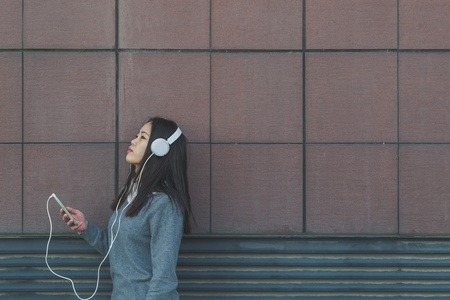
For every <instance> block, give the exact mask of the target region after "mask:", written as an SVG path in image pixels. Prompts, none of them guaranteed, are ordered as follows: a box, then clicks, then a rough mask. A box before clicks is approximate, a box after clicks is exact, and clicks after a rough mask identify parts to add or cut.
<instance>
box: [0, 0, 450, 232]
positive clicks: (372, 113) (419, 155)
mask: <svg viewBox="0 0 450 300" xmlns="http://www.w3.org/2000/svg"><path fill="white" fill-rule="evenodd" d="M449 14H450V1H449V0H378V1H371V0H304V1H303V2H302V1H300V0H211V1H210V0H173V1H167V0H154V1H147V0H120V1H116V0H90V1H74V0H23V1H22V0H0V91H1V93H0V126H1V131H0V160H1V164H0V189H1V190H0V201H1V206H2V209H1V210H0V219H1V220H2V221H1V222H0V232H1V233H3V234H10V233H13V234H46V233H48V229H49V225H48V219H47V214H46V209H45V205H46V200H47V198H48V197H49V196H50V195H51V194H52V193H53V192H54V193H56V194H57V195H58V196H59V198H60V199H61V200H63V201H64V202H65V203H66V205H69V206H72V207H76V208H79V209H81V210H83V211H84V212H85V213H86V215H87V217H88V219H89V220H90V221H91V222H92V223H96V224H97V225H99V226H101V227H105V226H106V222H107V220H108V218H109V215H110V214H111V211H110V210H109V208H108V206H109V203H110V201H111V199H112V198H113V197H114V195H115V193H116V192H117V188H118V186H120V185H121V184H122V183H123V181H124V177H125V176H126V173H127V168H128V166H127V164H126V162H125V161H124V157H125V154H126V148H127V147H128V145H129V141H130V140H131V139H132V138H133V136H134V134H135V132H136V131H137V130H138V129H139V128H140V126H141V124H142V122H143V121H144V119H145V118H146V117H147V116H154V115H161V116H165V117H168V118H172V119H174V120H176V121H177V122H178V123H179V125H180V127H181V128H182V130H183V131H184V132H185V134H186V135H187V137H188V138H189V140H190V145H189V150H190V171H189V174H190V180H191V182H190V187H191V193H192V200H193V206H194V212H195V215H196V219H197V222H198V227H197V229H196V230H195V232H197V233H227V234H303V233H310V234H352V235H361V234H419V235H441V234H446V233H447V232H448V230H447V228H448V219H449V217H450V204H449V203H450V202H449V195H450V184H449V179H448V178H450V130H449V129H450V99H449V95H450V84H449V82H450V52H449V49H450V31H449V30H448V28H449V27H450V19H449V18H448V16H449ZM50 209H51V210H52V216H53V220H54V231H56V232H58V233H63V234H68V233H70V230H68V229H67V228H66V227H65V225H64V224H63V223H62V222H61V221H59V217H58V206H57V205H56V203H53V202H51V204H50Z"/></svg>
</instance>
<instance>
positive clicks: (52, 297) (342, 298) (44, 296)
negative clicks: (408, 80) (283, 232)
mask: <svg viewBox="0 0 450 300" xmlns="http://www.w3.org/2000/svg"><path fill="white" fill-rule="evenodd" d="M179 294H180V300H197V299H205V300H206V299H207V300H211V299H214V300H230V299H242V300H244V299H255V300H256V299H257V300H273V299H317V300H321V299H336V300H348V299H364V300H380V299H402V300H417V298H420V297H424V298H427V299H449V298H450V292H448V293H428V292H427V293H426V294H424V293H420V292H416V293H395V292H394V293H382V292H379V293H364V294H362V293H359V292H356V293H347V292H332V293H323V292H295V293H289V292H287V293H282V292H263V293H261V292H183V291H181V292H179ZM80 296H81V297H82V298H87V297H90V296H91V294H85V293H80ZM2 297H4V298H6V297H8V299H14V300H29V299H33V300H60V299H65V300H72V299H73V300H77V299H78V298H77V297H76V296H75V295H74V294H73V292H72V293H31V292H30V293H8V294H2V293H0V298H2ZM95 299H96V300H109V299H111V295H110V294H109V293H108V294H105V293H97V294H96V295H95Z"/></svg>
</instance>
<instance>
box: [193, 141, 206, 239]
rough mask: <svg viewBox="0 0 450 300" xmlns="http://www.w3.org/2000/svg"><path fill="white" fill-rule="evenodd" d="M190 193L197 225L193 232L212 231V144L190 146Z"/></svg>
mask: <svg viewBox="0 0 450 300" xmlns="http://www.w3.org/2000/svg"><path fill="white" fill-rule="evenodd" d="M188 156H189V158H188V159H189V161H188V176H189V193H190V195H191V205H192V211H193V214H194V218H195V220H196V223H197V224H196V226H194V227H193V233H209V232H210V221H211V220H210V214H211V204H210V198H211V196H210V191H211V188H210V177H211V176H210V157H211V152H210V146H209V145H195V144H190V145H189V146H188Z"/></svg>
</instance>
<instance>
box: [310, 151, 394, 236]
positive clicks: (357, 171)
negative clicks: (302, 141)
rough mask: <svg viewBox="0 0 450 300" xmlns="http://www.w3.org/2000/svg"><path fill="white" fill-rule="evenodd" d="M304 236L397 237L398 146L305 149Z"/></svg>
mask: <svg viewBox="0 0 450 300" xmlns="http://www.w3.org/2000/svg"><path fill="white" fill-rule="evenodd" d="M306 156H307V163H306V176H307V178H306V230H307V232H310V233H326V234H375V233H377V234H395V233H397V146H380V145H309V146H307V149H306Z"/></svg>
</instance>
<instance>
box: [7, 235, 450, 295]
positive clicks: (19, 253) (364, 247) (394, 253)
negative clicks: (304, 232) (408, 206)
mask: <svg viewBox="0 0 450 300" xmlns="http://www.w3.org/2000/svg"><path fill="white" fill-rule="evenodd" d="M46 244H47V238H46V237H42V238H41V237H3V238H1V240H0V298H5V299H13V300H15V299H77V298H76V297H75V295H74V294H73V291H72V287H71V284H70V283H69V282H67V281H65V280H62V279H59V278H57V277H56V276H54V275H53V274H52V273H50V271H48V269H47V267H46V265H45V261H44V256H45V247H46ZM49 252H50V258H49V263H50V265H51V266H52V267H53V268H54V269H55V270H57V272H59V273H61V274H62V275H64V276H69V277H71V278H72V279H74V280H75V284H76V288H77V290H78V291H79V292H80V295H82V297H89V296H90V295H91V294H92V292H93V291H94V289H95V282H96V278H97V267H98V264H99V263H100V261H101V259H102V257H101V256H100V255H99V254H98V253H96V252H95V250H93V249H92V248H91V247H90V246H89V245H87V244H86V243H85V242H84V240H82V239H80V238H78V237H56V238H54V239H53V240H52V243H51V247H50V251H49ZM177 273H178V277H179V288H178V290H179V293H180V296H181V299H183V300H187V299H189V300H190V299H299V298H302V299H418V298H427V299H450V239H446V238H401V237H305V236H289V237H288V236H279V237H261V236H236V237H233V236H187V237H185V238H184V239H183V242H182V246H181V250H180V257H179V263H178V268H177ZM111 288H112V284H111V279H110V277H109V270H108V264H107V263H106V264H105V266H103V267H102V271H101V281H100V286H99V292H98V294H97V295H96V296H95V297H94V298H93V299H109V297H110V296H109V295H110V291H111ZM430 297H431V298H430Z"/></svg>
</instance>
